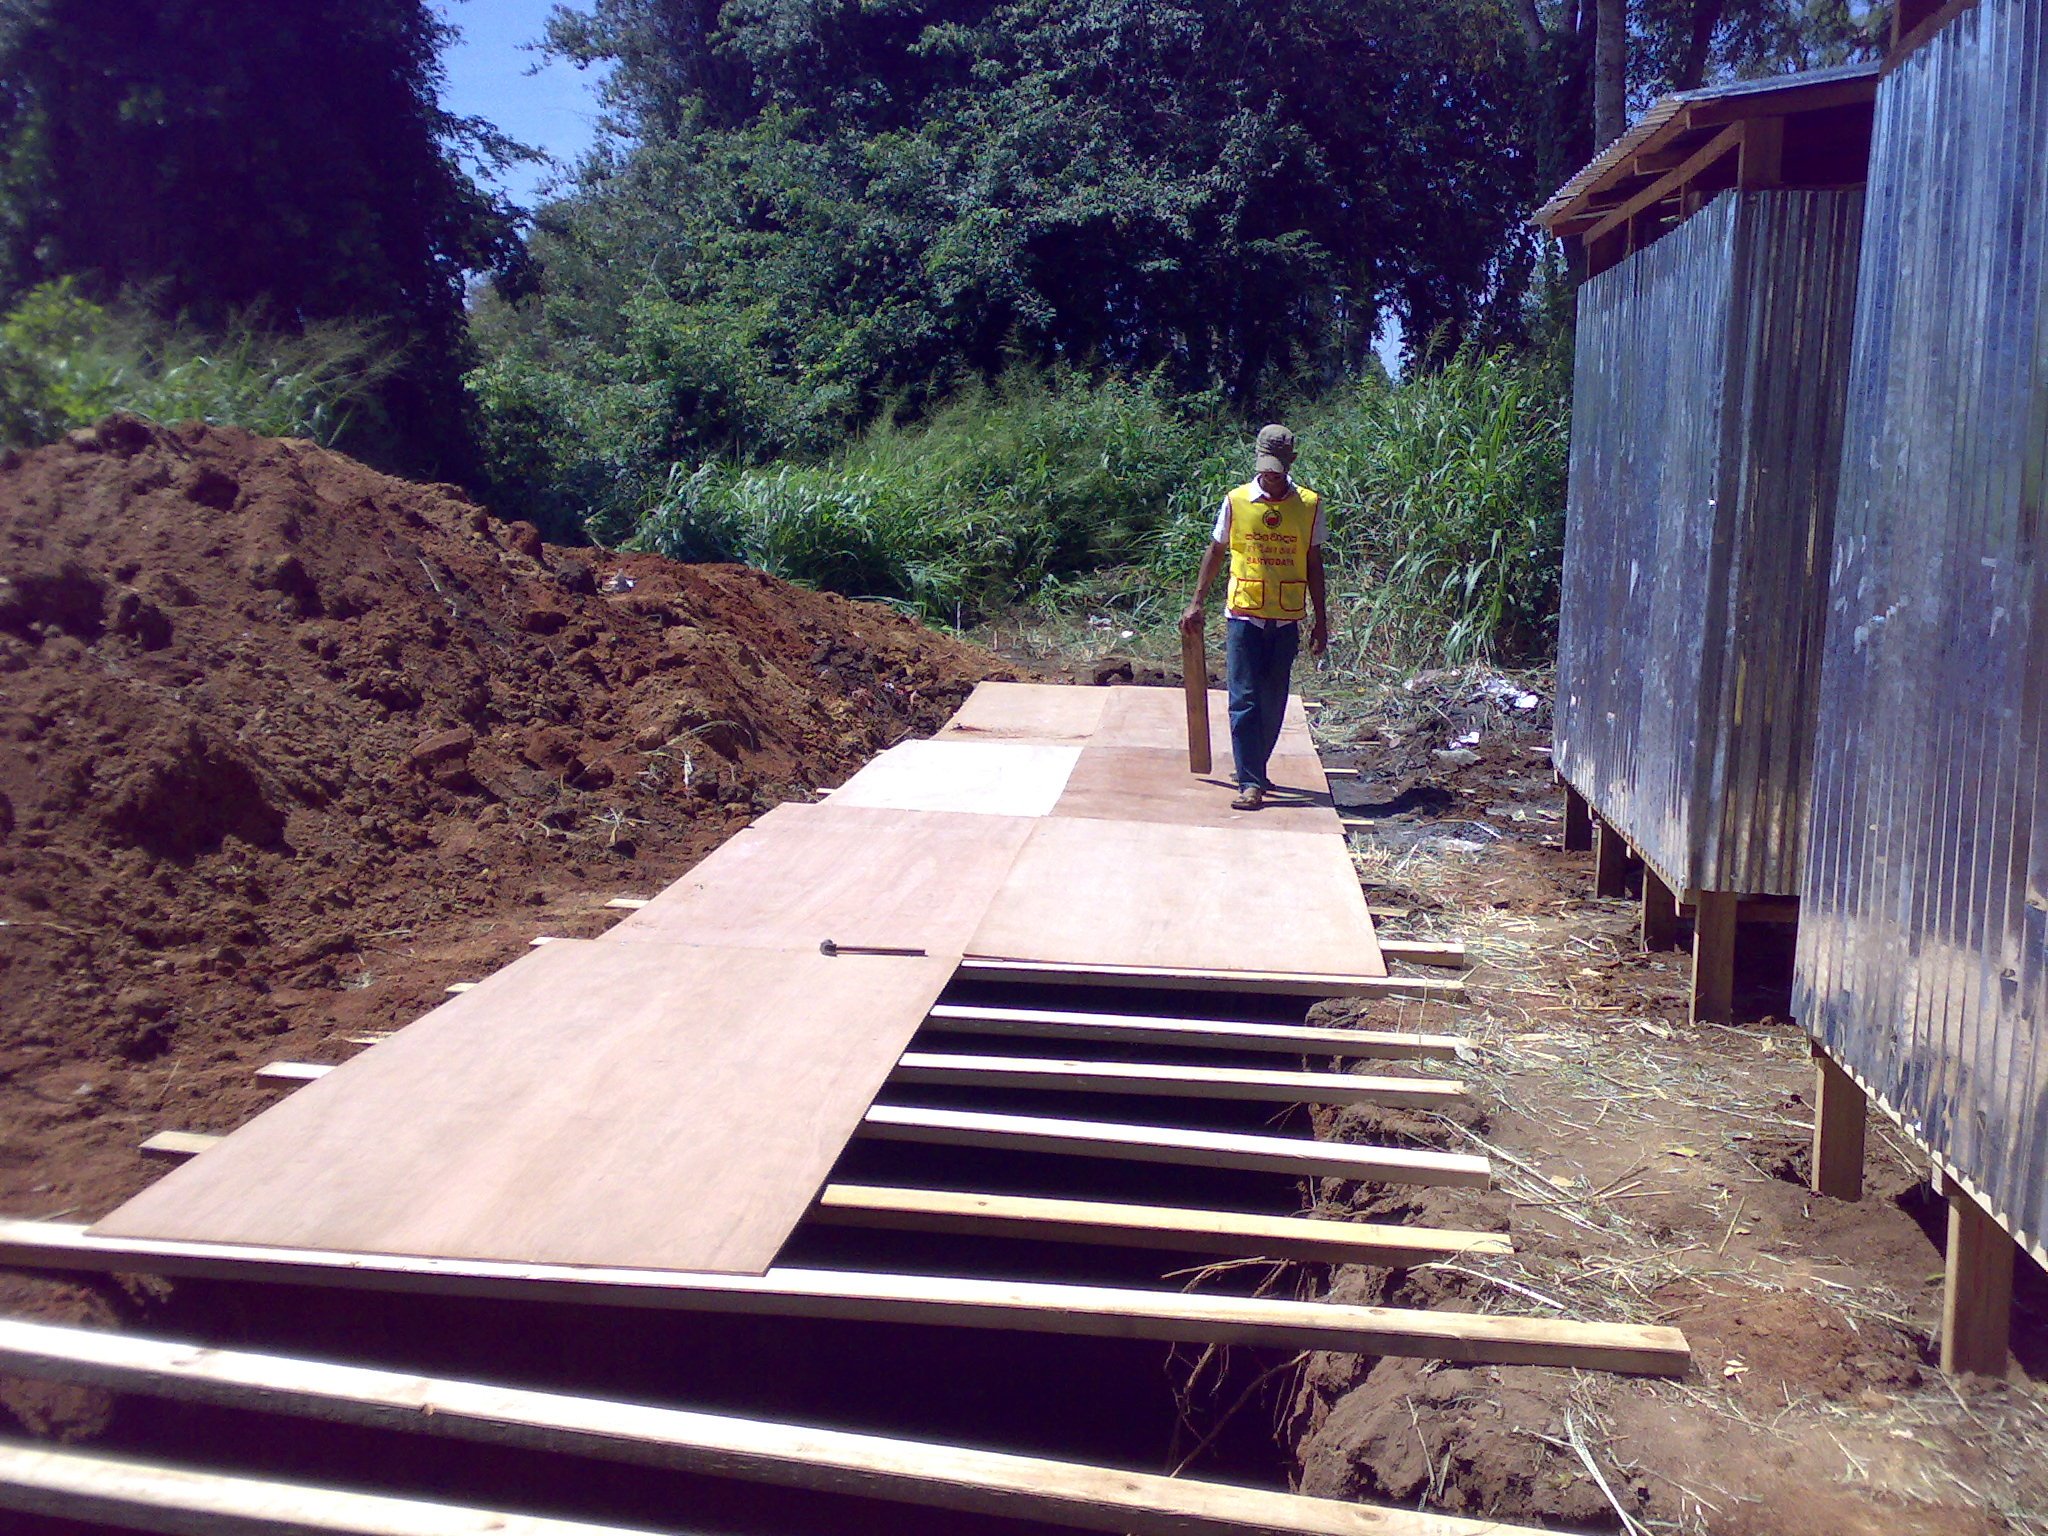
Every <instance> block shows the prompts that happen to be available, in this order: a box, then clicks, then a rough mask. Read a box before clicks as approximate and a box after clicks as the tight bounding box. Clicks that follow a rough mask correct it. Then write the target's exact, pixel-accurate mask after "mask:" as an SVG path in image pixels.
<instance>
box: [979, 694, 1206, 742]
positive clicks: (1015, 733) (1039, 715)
mask: <svg viewBox="0 0 2048 1536" xmlns="http://www.w3.org/2000/svg"><path fill="white" fill-rule="evenodd" d="M1112 691H1113V690H1111V689H1108V688H1081V687H1075V686H1070V685H1065V684H1056V683H978V684H976V685H975V689H974V692H973V693H971V694H969V695H968V696H967V702H966V703H965V704H963V705H961V706H960V708H959V711H958V712H957V713H956V714H955V715H954V716H953V718H952V719H951V720H949V721H948V722H947V723H946V725H945V726H944V727H943V728H942V729H941V730H940V731H939V739H940V740H948V739H951V738H953V737H956V736H958V737H968V738H972V739H974V740H979V741H1042V742H1053V743H1064V744H1066V745H1069V746H1073V745H1078V744H1080V743H1081V742H1084V741H1087V740H1089V739H1090V738H1091V737H1093V736H1094V734H1095V732H1096V729H1097V727H1099V726H1100V725H1101V723H1102V712H1103V710H1104V709H1105V708H1106V707H1107V706H1108V704H1109V696H1110V694H1111V692H1112ZM1183 734H1185V732H1183Z"/></svg>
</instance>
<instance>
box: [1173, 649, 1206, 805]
mask: <svg viewBox="0 0 2048 1536" xmlns="http://www.w3.org/2000/svg"><path fill="white" fill-rule="evenodd" d="M1206 646H1207V641H1206V640H1205V639H1204V638H1203V635H1202V632H1201V630H1199V629H1196V630H1192V631H1190V630H1185V629H1184V630H1182V631H1181V633H1180V671H1181V691H1182V692H1183V693H1185V694H1186V695H1187V713H1188V772H1189V773H1207V772H1208V771H1209V767H1210V762H1209V654H1208V651H1207V649H1206Z"/></svg>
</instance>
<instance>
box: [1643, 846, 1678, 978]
mask: <svg viewBox="0 0 2048 1536" xmlns="http://www.w3.org/2000/svg"><path fill="white" fill-rule="evenodd" d="M1642 934H1643V949H1644V952H1645V953H1647V954H1652V955H1654V954H1657V953H1659V952H1661V951H1663V950H1667V949H1676V948H1678V898H1677V897H1676V896H1674V895H1673V894H1672V892H1671V887H1670V886H1668V885H1666V884H1665V883H1664V882H1663V881H1662V880H1660V879H1659V878H1658V877H1657V871H1655V870H1654V869H1652V868H1650V866H1649V863H1648V862H1647V861H1645V862H1644V864H1643V922H1642Z"/></svg>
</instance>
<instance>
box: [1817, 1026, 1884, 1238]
mask: <svg viewBox="0 0 2048 1536" xmlns="http://www.w3.org/2000/svg"><path fill="white" fill-rule="evenodd" d="M1813 1075H1814V1093H1813V1192H1814V1193H1815V1194H1817V1195H1827V1196H1830V1197H1831V1198H1833V1199H1836V1200H1861V1199H1862V1198H1863V1132H1864V1126H1865V1124H1866V1123H1867V1122H1868V1121H1869V1118H1870V1114H1869V1110H1870V1099H1869V1096H1868V1095H1867V1094H1865V1093H1864V1091H1863V1089H1862V1087H1861V1086H1860V1085H1858V1083H1857V1082H1856V1080H1855V1079H1854V1078H1853V1077H1851V1076H1849V1074H1848V1073H1846V1072H1844V1071H1843V1070H1842V1069H1841V1068H1840V1067H1838V1066H1836V1065H1835V1063H1834V1061H1833V1060H1832V1059H1831V1058H1830V1057H1829V1056H1828V1054H1827V1052H1825V1051H1823V1050H1822V1049H1821V1048H1820V1045H1819V1043H1818V1042H1816V1043H1815V1044H1814V1047H1813Z"/></svg>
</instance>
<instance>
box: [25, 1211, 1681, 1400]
mask: <svg viewBox="0 0 2048 1536" xmlns="http://www.w3.org/2000/svg"><path fill="white" fill-rule="evenodd" d="M0 1264H4V1265H8V1266H12V1267H15V1268H22V1269H48V1270H65V1271H74V1272H75V1271H88V1272H102V1273H117V1274H155V1275H164V1276H168V1277H172V1278H177V1277H181V1276H202V1277H208V1278H214V1279H234V1280H242V1281H260V1282H268V1283H274V1284H288V1285H312V1286H321V1287H329V1288H340V1287H348V1288H357V1289H365V1290H388V1291H399V1292H410V1293H427V1294H436V1295H452V1296H476V1297H491V1298H498V1299H508V1300H529V1301H548V1302H567V1303H572V1304H581V1305H593V1306H615V1307H637V1308H643V1309H647V1310H670V1311H673V1310H682V1311H695V1312H708V1313H739V1314H746V1315H753V1316H772V1317H811V1318H835V1319H841V1320H845V1321H850V1322H880V1323H896V1324H914V1325H919V1326H929V1327H957V1328H997V1329H1006V1330H1010V1331H1015V1332H1024V1333H1061V1334H1077V1335H1083V1336H1088V1337H1114V1338H1135V1339H1155V1340H1161V1341H1169V1342H1175V1343H1189V1344H1242V1345H1247V1346H1259V1347H1269V1348H1275V1349H1286V1350H1302V1349H1321V1350H1335V1351H1340V1352H1345V1353H1355V1354H1367V1355H1403V1356H1409V1357H1414V1358H1421V1359H1432V1360H1456V1361H1460V1362H1463V1363H1468V1364H1495V1365H1570V1366H1580V1367H1584V1368H1586V1369H1593V1370H1611V1371H1623V1372H1628V1373H1631V1374H1638V1375H1656V1376H1679V1375H1683V1374H1684V1373H1685V1372H1686V1370H1687V1369H1688V1366H1689V1364H1690V1359H1691V1354H1690V1350H1689V1348H1688V1346H1687V1345H1686V1342H1685V1336H1684V1335H1683V1334H1682V1333H1680V1332H1679V1331H1678V1330H1677V1329H1675V1328H1660V1327H1641V1326H1637V1325H1633V1324H1622V1323H1579V1322H1570V1321H1562V1320H1556V1319H1549V1318H1526V1317H1500V1316H1492V1315H1480V1314H1474V1313H1461V1312H1442V1313H1439V1312H1428V1311H1412V1310H1407V1309H1402V1308H1394V1307H1362V1306H1350V1305H1341V1304H1337V1303H1332V1302H1309V1301H1280V1300H1273V1299H1270V1298H1264V1297H1235V1296H1214V1295H1201V1294H1187V1293H1183V1292H1179V1291H1147V1290H1127V1289H1117V1288H1112V1287H1108V1286H1090V1285H1057V1284H1045V1283H1036V1282H1025V1281H1002V1280H974V1279H963V1278H956V1277H952V1276H933V1275H901V1274H869V1273H859V1272H852V1271H839V1270H808V1269H782V1268H775V1269H771V1270H769V1271H768V1273H767V1274H765V1275H711V1274H682V1273H678V1272H675V1271H668V1270H644V1269H606V1268H600V1267H597V1266H590V1265H559V1264H558V1265H535V1264H497V1263H486V1262H481V1261H477V1260H448V1259H422V1258H410V1257H404V1256H399V1255H390V1254H360V1253H327V1252H321V1251H319V1250H313V1249H296V1248H262V1247H253V1246H248V1245H242V1244H232V1243H181V1242H157V1241H151V1240H148V1239H131V1238H121V1239H106V1238H95V1237H93V1236H91V1235H90V1234H89V1233H87V1232H86V1231H85V1229H84V1228H82V1227H75V1226H66V1225H62V1224H60V1223H54V1222H35V1221H13V1220H5V1219H0Z"/></svg>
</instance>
